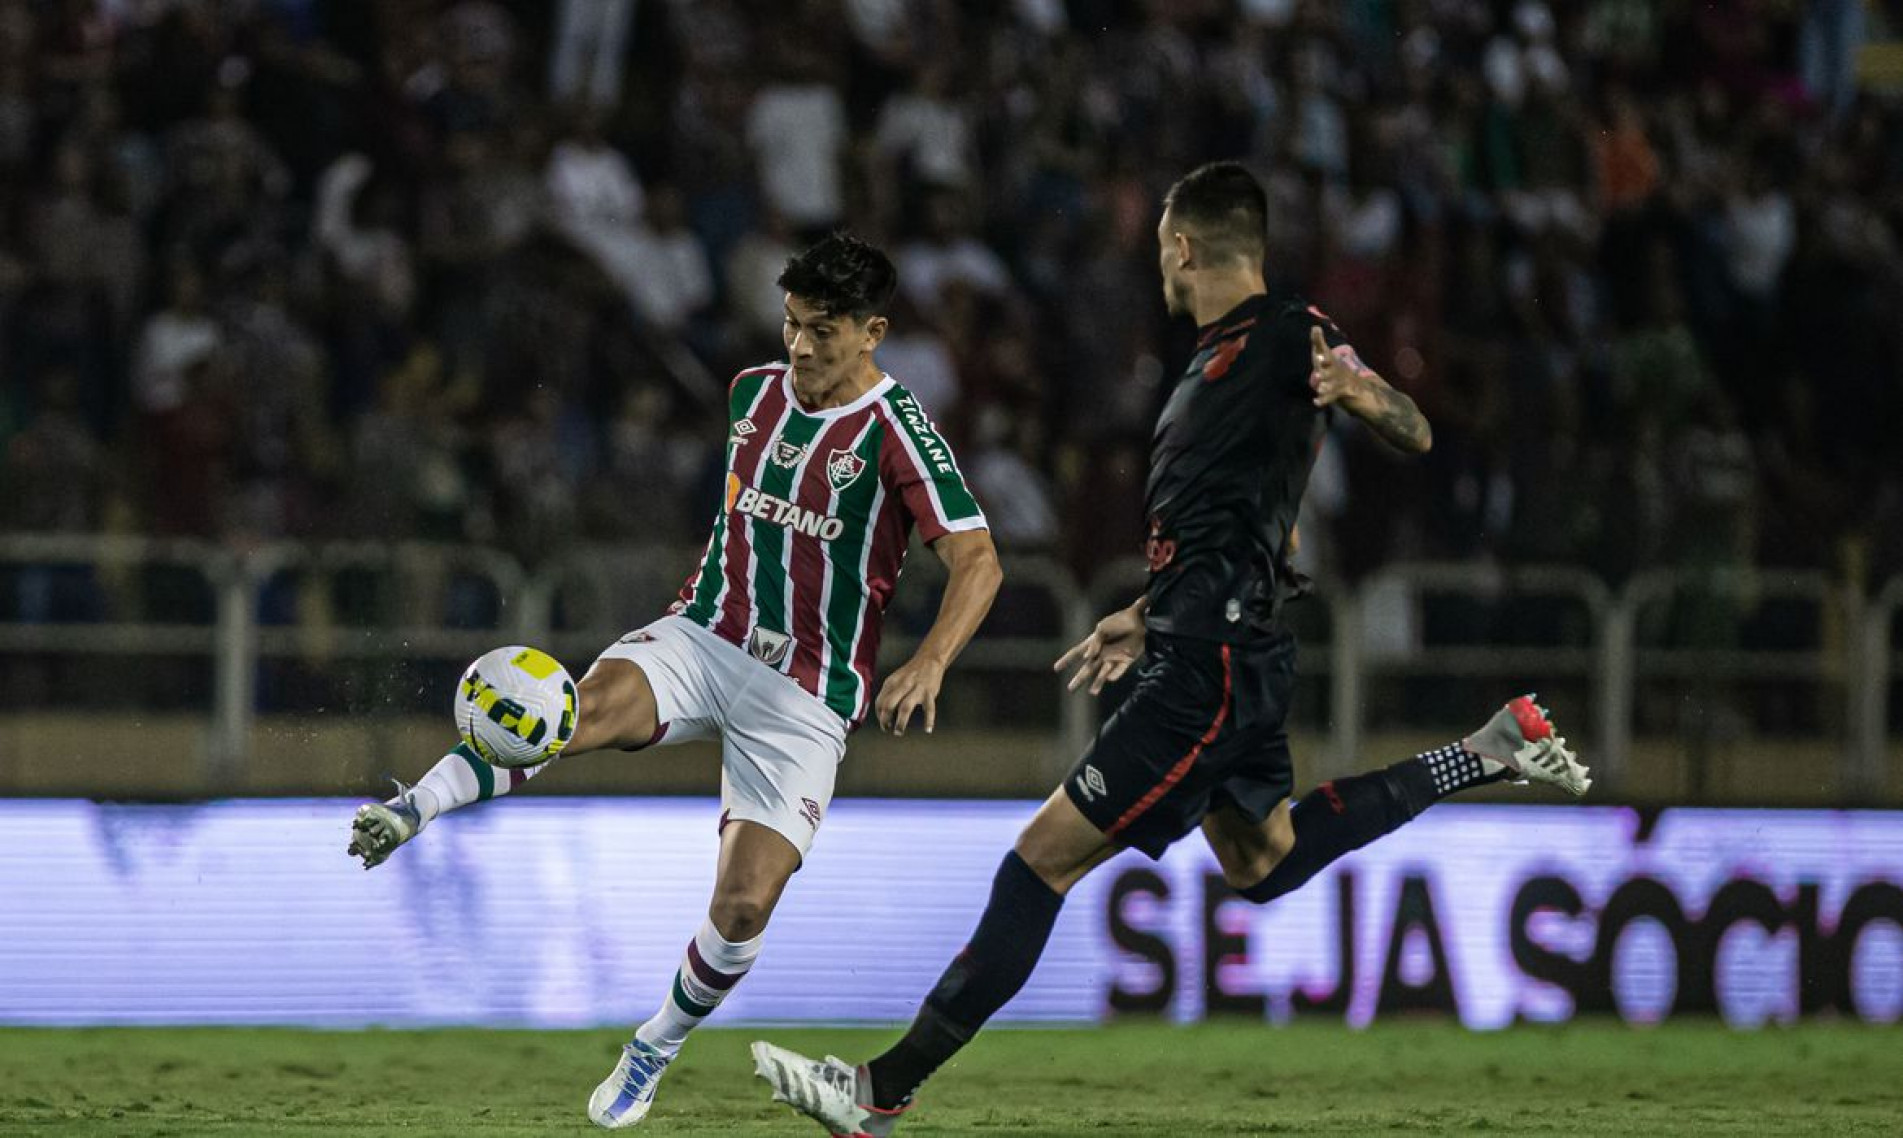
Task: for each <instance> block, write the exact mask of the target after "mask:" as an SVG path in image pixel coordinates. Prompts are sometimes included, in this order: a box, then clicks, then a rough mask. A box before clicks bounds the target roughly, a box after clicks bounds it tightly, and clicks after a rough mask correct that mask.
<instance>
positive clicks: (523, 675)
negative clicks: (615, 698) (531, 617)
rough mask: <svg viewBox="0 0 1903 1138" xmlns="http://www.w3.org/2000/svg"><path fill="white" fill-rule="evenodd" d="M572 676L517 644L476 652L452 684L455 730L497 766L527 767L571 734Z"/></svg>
mask: <svg viewBox="0 0 1903 1138" xmlns="http://www.w3.org/2000/svg"><path fill="white" fill-rule="evenodd" d="M576 702H577V701H576V696H575V681H574V680H572V679H570V678H569V675H568V669H567V668H564V667H562V665H561V662H560V661H558V660H556V659H555V657H553V656H551V655H549V654H548V653H546V652H544V651H542V650H540V649H539V648H526V647H523V646H522V645H520V644H515V645H511V646H509V647H507V648H494V649H491V650H490V651H488V652H485V653H483V654H482V655H481V656H479V657H477V659H476V662H475V663H473V664H471V665H469V669H468V670H467V671H465V672H464V673H463V678H462V682H461V683H459V684H457V685H456V730H457V731H458V732H459V733H461V735H462V737H463V742H465V743H467V744H468V745H469V746H470V748H471V749H472V750H474V751H475V752H476V754H478V755H481V756H482V757H483V759H484V760H486V761H487V762H489V763H490V764H491V765H493V766H498V767H532V766H535V765H536V764H537V763H544V762H547V761H548V760H550V759H552V758H554V757H555V756H556V755H559V754H561V753H562V748H563V747H566V746H568V741H569V740H570V739H572V738H574V736H575V713H576Z"/></svg>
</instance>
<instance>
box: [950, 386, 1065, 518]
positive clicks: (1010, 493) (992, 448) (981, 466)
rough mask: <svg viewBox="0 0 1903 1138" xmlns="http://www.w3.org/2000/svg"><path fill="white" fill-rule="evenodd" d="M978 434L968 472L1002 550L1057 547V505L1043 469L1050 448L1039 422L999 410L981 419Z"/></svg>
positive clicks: (982, 416)
mask: <svg viewBox="0 0 1903 1138" xmlns="http://www.w3.org/2000/svg"><path fill="white" fill-rule="evenodd" d="M972 434H973V442H974V443H975V444H976V447H975V450H974V453H973V454H972V455H971V457H970V458H968V459H967V460H966V461H965V470H966V474H967V476H968V477H969V478H970V479H971V488H972V490H973V491H975V492H976V493H977V495H978V501H979V502H980V504H982V505H983V506H984V510H985V518H986V520H988V521H989V522H990V523H991V532H992V534H993V535H995V537H996V538H997V541H998V544H999V545H1000V546H1003V547H1006V548H1010V549H1023V550H1045V549H1049V548H1050V547H1051V546H1053V545H1055V544H1056V542H1057V539H1058V536H1059V533H1060V529H1059V526H1058V517H1057V504H1056V501H1055V496H1054V495H1053V494H1052V493H1051V487H1050V482H1049V480H1048V479H1046V478H1045V477H1044V474H1043V472H1042V471H1041V470H1039V469H1038V465H1037V464H1038V458H1039V456H1040V455H1042V454H1043V453H1044V451H1045V449H1046V445H1047V444H1046V441H1045V439H1044V433H1043V431H1042V429H1041V426H1040V424H1039V423H1038V421H1037V420H1036V418H1034V417H1031V416H1013V415H1011V413H1010V412H1008V411H1006V410H1005V409H1004V408H1002V407H995V406H994V407H990V408H987V409H986V410H985V412H984V414H982V415H980V416H979V418H978V426H977V429H976V430H975V431H974V432H973V433H972Z"/></svg>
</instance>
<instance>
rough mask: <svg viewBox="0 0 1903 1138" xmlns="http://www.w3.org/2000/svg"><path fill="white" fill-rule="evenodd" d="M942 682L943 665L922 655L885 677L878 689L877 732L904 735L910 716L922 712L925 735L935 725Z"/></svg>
mask: <svg viewBox="0 0 1903 1138" xmlns="http://www.w3.org/2000/svg"><path fill="white" fill-rule="evenodd" d="M944 682H945V665H943V664H941V663H939V662H938V661H937V660H933V659H930V658H928V657H925V656H914V657H912V658H911V659H910V660H908V661H906V662H905V664H904V666H902V667H900V668H899V669H898V670H897V671H895V672H893V673H892V674H891V675H889V676H887V677H886V678H885V686H884V687H882V688H880V689H879V699H878V702H877V703H876V704H875V705H874V710H875V712H876V714H877V715H878V718H879V729H880V730H881V731H889V732H891V733H892V734H894V735H903V734H905V729H906V727H907V726H909V725H910V724H911V722H912V713H913V712H915V711H923V712H924V713H925V733H926V734H927V735H930V734H931V733H932V728H933V727H935V726H937V725H938V688H939V685H941V684H943V683H944Z"/></svg>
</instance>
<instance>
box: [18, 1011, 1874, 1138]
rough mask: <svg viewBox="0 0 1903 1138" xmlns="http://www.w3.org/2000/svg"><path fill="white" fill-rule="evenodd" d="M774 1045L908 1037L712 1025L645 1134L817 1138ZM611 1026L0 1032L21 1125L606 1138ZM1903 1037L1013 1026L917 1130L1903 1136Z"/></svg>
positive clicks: (1813, 1029)
mask: <svg viewBox="0 0 1903 1138" xmlns="http://www.w3.org/2000/svg"><path fill="white" fill-rule="evenodd" d="M759 1034H765V1035H766V1036H767V1037H768V1038H771V1039H773V1040H774V1041H775V1042H778V1043H782V1044H785V1045H787V1046H791V1047H796V1048H799V1049H802V1050H805V1051H808V1052H811V1053H816V1054H817V1053H824V1052H827V1051H831V1052H835V1053H838V1054H841V1055H846V1056H850V1057H855V1058H858V1057H863V1056H864V1055H866V1054H867V1053H868V1052H869V1051H870V1050H872V1049H873V1048H876V1047H880V1046H882V1045H883V1044H884V1043H885V1042H886V1041H888V1040H889V1039H891V1038H892V1037H893V1033H892V1032H890V1031H879V1032H855V1031H768V1032H765V1033H758V1032H749V1031H706V1032H702V1033H701V1034H699V1035H697V1036H696V1037H695V1038H694V1041H693V1042H692V1043H691V1044H690V1045H689V1047H688V1050H687V1052H686V1054H685V1056H684V1057H683V1059H682V1061H681V1062H680V1064H679V1065H678V1066H676V1067H675V1069H674V1070H673V1071H671V1072H670V1073H669V1075H668V1079H667V1082H666V1084H664V1085H663V1087H662V1089H661V1096H660V1099H659V1101H658V1102H657V1104H656V1106H655V1110H654V1113H652V1114H651V1115H649V1116H648V1120H647V1122H646V1123H644V1124H643V1125H642V1127H641V1128H640V1129H639V1131H638V1132H639V1133H651V1134H655V1135H690V1134H692V1135H715V1134H719V1135H728V1134H762V1135H764V1134H787V1135H805V1134H818V1133H819V1130H818V1129H817V1128H816V1127H814V1126H813V1125H812V1124H811V1123H809V1122H807V1121H806V1120H805V1119H802V1118H798V1117H796V1116H794V1115H792V1114H790V1113H788V1112H786V1111H785V1110H784V1108H782V1107H779V1106H775V1105H773V1104H772V1103H770V1102H769V1101H768V1099H767V1095H766V1093H765V1091H764V1090H763V1084H760V1083H758V1082H756V1081H755V1080H754V1079H753V1078H752V1077H751V1071H752V1066H751V1063H750V1061H749V1059H748V1057H747V1051H746V1045H747V1042H748V1041H749V1040H750V1039H752V1038H754V1037H756V1035H759ZM619 1043H620V1037H619V1036H618V1035H613V1034H608V1033H603V1032H573V1033H561V1032H502V1031H439V1032H381V1031H379V1032H363V1033H358V1032H335V1033H331V1032H298V1031H250V1030H243V1031H241V1030H109V1031H106V1030H93V1031H63V1030H62V1031H54V1030H5V1031H0V1134H5V1135H14V1134H31V1135H36V1136H38V1135H81V1134H84V1135H96V1134H111V1135H180V1136H185V1135H199V1134H209V1135H250V1134H260V1135H264V1134H311V1135H315V1134H323V1135H383V1134H392V1135H406V1136H412V1138H425V1136H436V1135H444V1136H448V1135H457V1136H462V1135H479V1136H485V1138H486V1136H492V1135H494V1136H500V1135H529V1134H534V1135H548V1134H564V1133H566V1134H576V1135H581V1134H586V1133H592V1132H593V1131H592V1128H591V1127H590V1126H589V1125H588V1123H587V1121H586V1119H585V1117H584V1115H583V1106H584V1104H585V1103H586V1101H587V1098H588V1093H589V1091H590V1090H592V1089H593V1087H594V1085H595V1083H596V1082H597V1081H598V1080H599V1079H600V1078H601V1077H602V1076H603V1075H605V1074H606V1073H607V1071H608V1069H609V1067H610V1065H611V1063H612V1061H613V1059H614V1057H615V1053H616V1048H617V1047H618V1045H619ZM1900 1045H1903V1032H1899V1031H1898V1030H1896V1029H1894V1028H1890V1029H1885V1028H1864V1027H1856V1026H1850V1025H1824V1026H1807V1027H1802V1028H1793V1029H1782V1030H1767V1031H1761V1032H1754V1033H1744V1034H1736V1033H1731V1032H1727V1031H1725V1030H1724V1029H1722V1028H1720V1027H1717V1026H1715V1025H1673V1026H1668V1027H1664V1028H1659V1029H1654V1030H1647V1031H1635V1030H1629V1029H1625V1028H1621V1027H1616V1026H1612V1025H1597V1026H1585V1027H1581V1026H1573V1027H1566V1028H1557V1029H1522V1030H1517V1031H1508V1032H1501V1033H1495V1034H1487V1035H1475V1034H1468V1033H1466V1032H1463V1031H1461V1030H1459V1029H1458V1028H1454V1027H1449V1026H1443V1025H1430V1024H1403V1025H1395V1026H1382V1027H1378V1028H1375V1029H1372V1030H1369V1031H1365V1032H1359V1033H1357V1032H1349V1031H1346V1030H1343V1029H1341V1028H1337V1027H1327V1026H1299V1027H1294V1028H1289V1029H1281V1030H1277V1029H1272V1028H1267V1027H1261V1026H1249V1025H1219V1026H1203V1027H1193V1028H1175V1027H1168V1026H1160V1025H1140V1026H1118V1027H1113V1028H1107V1029H1102V1030H1086V1031H995V1032H991V1033H988V1034H986V1035H984V1036H983V1037H981V1038H980V1039H979V1041H978V1042H977V1043H975V1044H974V1045H973V1046H972V1047H970V1048H969V1049H967V1051H966V1052H965V1053H964V1054H963V1055H962V1056H960V1058H959V1059H958V1060H957V1062H956V1063H955V1064H954V1065H953V1066H951V1067H949V1068H947V1069H946V1070H945V1071H944V1072H942V1073H941V1075H940V1076H939V1078H938V1079H937V1080H936V1081H935V1082H934V1083H933V1084H932V1085H931V1086H930V1087H929V1088H928V1090H927V1093H926V1095H925V1096H924V1101H923V1103H922V1104H921V1105H920V1107H919V1108H918V1109H917V1111H916V1112H915V1114H914V1116H913V1117H912V1118H911V1119H909V1120H908V1121H907V1123H906V1125H905V1126H903V1127H901V1129H900V1133H902V1134H907V1135H913V1134H916V1135H920V1136H924V1135H934V1134H936V1135H946V1134H972V1133H981V1134H993V1133H996V1134H1025V1135H1030V1134H1038V1135H1045V1134H1048V1135H1092V1136H1109V1135H1199V1134H1365V1133H1379V1132H1383V1131H1397V1130H1405V1131H1412V1132H1427V1133H1434V1132H1444V1133H1461V1134H1465V1133H1473V1132H1477V1131H1485V1132H1487V1133H1489V1134H1558V1133H1564V1134H1629V1135H1659V1134H1773V1133H1775V1134H1814V1133H1825V1132H1829V1133H1832V1134H1857V1133H1867V1134H1897V1133H1903V1046H1900Z"/></svg>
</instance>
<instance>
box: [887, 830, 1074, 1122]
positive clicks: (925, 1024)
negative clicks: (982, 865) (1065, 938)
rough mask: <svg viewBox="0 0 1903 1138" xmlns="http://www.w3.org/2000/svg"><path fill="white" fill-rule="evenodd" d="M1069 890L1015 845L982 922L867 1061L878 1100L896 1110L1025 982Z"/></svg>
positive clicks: (996, 880)
mask: <svg viewBox="0 0 1903 1138" xmlns="http://www.w3.org/2000/svg"><path fill="white" fill-rule="evenodd" d="M1063 907H1064V895H1063V894H1061V893H1059V892H1057V891H1056V890H1054V889H1052V888H1051V887H1050V886H1048V885H1046V884H1044V879H1043V878H1041V877H1039V876H1038V875H1037V874H1036V873H1035V872H1033V871H1032V869H1031V867H1030V866H1029V865H1026V864H1025V862H1024V859H1023V858H1021V857H1019V856H1018V854H1017V851H1016V850H1013V851H1011V852H1010V853H1008V854H1005V855H1004V861H1003V862H1002V863H1000V864H999V866H998V874H997V876H996V877H994V878H993V879H992V882H991V900H990V901H989V902H988V903H987V904H986V905H985V911H984V915H983V916H982V917H980V918H978V928H977V930H976V931H975V932H973V933H972V934H971V941H970V942H969V943H968V944H966V945H965V948H964V951H962V952H960V953H959V954H958V955H957V956H956V957H955V958H953V960H952V962H951V966H950V967H948V968H946V969H945V974H944V975H943V976H940V977H939V978H938V985H937V986H936V987H934V988H933V989H932V992H931V995H929V996H927V997H925V1004H924V1006H923V1007H921V1008H920V1009H919V1012H918V1017H917V1018H916V1019H914V1020H913V1021H912V1026H911V1027H910V1028H909V1029H907V1030H906V1033H905V1036H904V1038H902V1039H900V1040H899V1041H898V1042H897V1043H895V1044H893V1045H892V1047H891V1049H890V1050H888V1051H887V1052H886V1053H885V1054H883V1055H881V1056H879V1057H878V1058H877V1059H874V1060H872V1061H871V1062H870V1063H868V1064H866V1069H867V1071H868V1073H870V1074H871V1076H872V1102H871V1103H870V1104H869V1105H871V1106H874V1107H876V1108H878V1109H880V1110H897V1109H899V1108H900V1107H903V1106H905V1105H906V1104H907V1103H908V1102H910V1101H911V1099H912V1094H913V1092H915V1091H916V1090H917V1089H918V1087H919V1085H920V1084H921V1083H923V1082H924V1081H925V1080H926V1079H928V1078H930V1077H931V1074H932V1072H934V1071H936V1070H938V1068H939V1067H941V1066H943V1065H944V1063H945V1061H946V1060H948V1059H950V1058H951V1057H952V1056H953V1055H955V1054H957V1053H958V1050H959V1048H961V1047H963V1046H964V1045H965V1044H966V1043H968V1042H970V1041H971V1037H972V1036H974V1035H976V1034H977V1033H978V1029H979V1028H981V1027H983V1026H984V1024H985V1021H986V1020H988V1019H990V1018H991V1016H992V1015H993V1014H994V1013H995V1012H996V1011H997V1010H998V1009H999V1008H1001V1007H1003V1006H1004V1005H1005V1004H1006V1003H1007V1002H1008V1001H1009V1000H1010V999H1011V997H1012V996H1015V995H1017V994H1018V989H1020V988H1022V987H1024V982H1025V981H1026V980H1028V979H1030V977H1031V972H1032V970H1034V969H1035V968H1036V967H1037V961H1038V957H1040V956H1042V955H1043V954H1044V945H1045V944H1046V943H1047V942H1048V941H1049V940H1050V938H1051V927H1052V926H1053V925H1055V924H1056V923H1057V914H1058V912H1059V911H1060V910H1062V909H1063Z"/></svg>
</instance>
